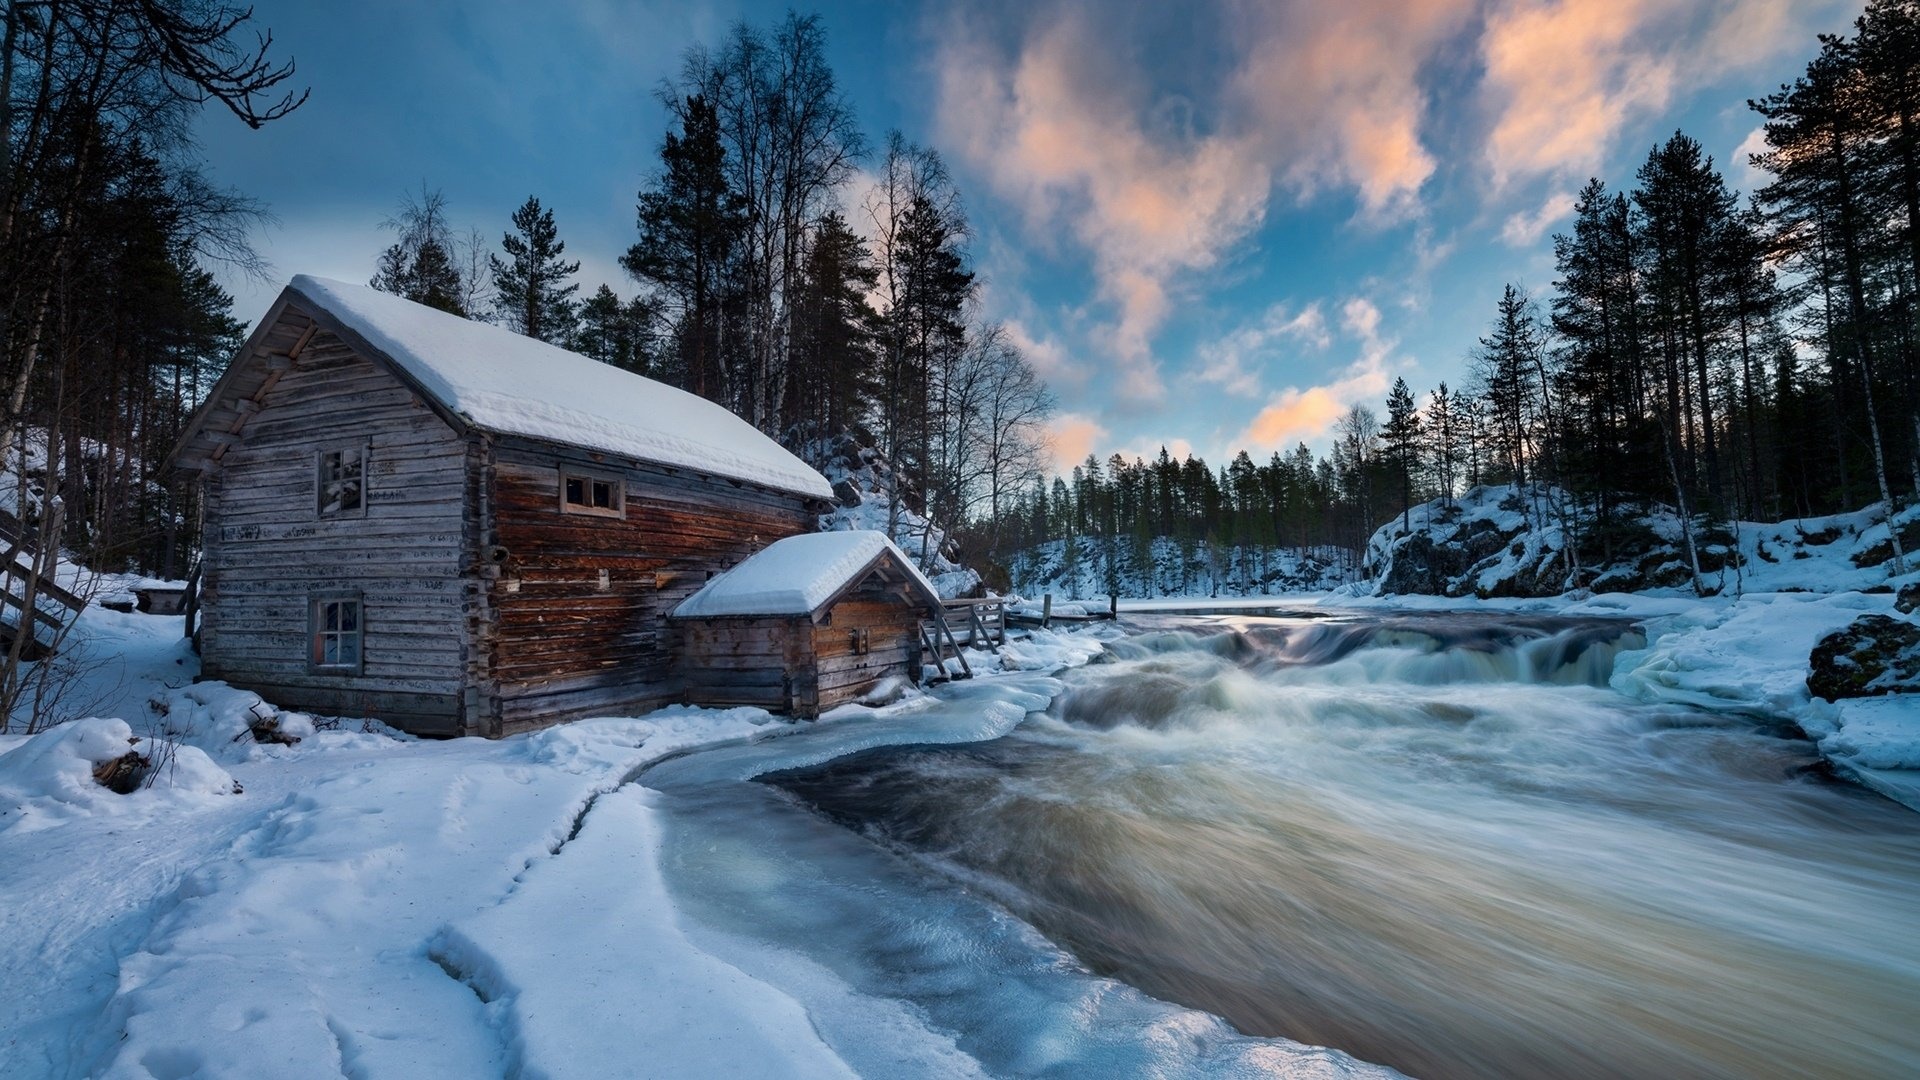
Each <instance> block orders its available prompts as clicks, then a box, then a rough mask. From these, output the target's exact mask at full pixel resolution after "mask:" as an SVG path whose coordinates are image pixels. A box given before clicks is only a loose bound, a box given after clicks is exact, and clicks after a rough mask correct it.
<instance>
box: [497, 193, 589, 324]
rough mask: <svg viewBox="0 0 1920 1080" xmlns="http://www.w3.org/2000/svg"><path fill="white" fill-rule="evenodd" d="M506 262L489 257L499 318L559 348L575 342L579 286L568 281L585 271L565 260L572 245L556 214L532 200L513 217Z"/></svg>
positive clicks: (505, 242)
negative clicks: (564, 237)
mask: <svg viewBox="0 0 1920 1080" xmlns="http://www.w3.org/2000/svg"><path fill="white" fill-rule="evenodd" d="M500 246H501V247H503V248H505V249H506V252H507V258H505V259H502V258H500V257H499V256H498V255H488V256H487V264H488V266H489V268H490V269H491V270H492V273H493V288H494V298H493V310H494V314H495V315H496V316H497V317H498V318H499V319H500V321H501V322H502V323H504V324H505V325H506V326H507V327H509V328H510V329H512V330H514V331H517V332H518V333H522V334H525V335H526V336H528V337H530V338H538V339H539V340H541V341H545V342H548V343H550V344H554V345H565V344H566V343H567V342H569V341H571V340H572V338H573V333H574V323H575V321H576V320H577V319H578V317H579V316H578V312H577V306H578V305H577V303H576V301H575V300H574V299H573V294H574V293H576V292H578V291H580V286H579V285H578V284H577V283H575V282H571V281H568V280H567V279H568V278H571V277H572V276H573V275H574V274H576V273H578V272H579V270H580V263H579V261H578V260H576V261H574V262H567V261H565V260H563V259H562V258H561V256H562V255H564V254H565V253H566V250H567V245H566V243H565V242H564V241H562V240H561V239H560V236H559V230H558V229H557V228H555V226H554V224H553V211H552V210H546V209H542V208H541V206H540V200H539V199H537V198H535V197H533V196H531V195H529V196H527V201H526V202H525V203H522V204H521V206H520V209H518V210H515V211H514V212H513V231H512V232H509V233H506V234H504V235H503V236H502V237H501V238H500Z"/></svg>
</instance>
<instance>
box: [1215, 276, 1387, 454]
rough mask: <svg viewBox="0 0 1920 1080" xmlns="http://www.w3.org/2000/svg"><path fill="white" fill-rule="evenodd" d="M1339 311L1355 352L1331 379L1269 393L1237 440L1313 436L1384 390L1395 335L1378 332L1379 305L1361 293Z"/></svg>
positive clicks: (1276, 445)
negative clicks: (1348, 361) (1352, 358)
mask: <svg viewBox="0 0 1920 1080" xmlns="http://www.w3.org/2000/svg"><path fill="white" fill-rule="evenodd" d="M1340 316H1341V326H1342V328H1343V329H1344V330H1345V331H1346V332H1347V334H1348V336H1349V337H1351V338H1352V339H1353V340H1354V341H1355V342H1356V343H1357V344H1358V345H1359V356H1358V357H1356V358H1355V360H1354V361H1353V363H1351V364H1349V365H1348V366H1347V368H1346V370H1345V371H1344V372H1342V373H1341V376H1340V377H1339V378H1337V379H1333V380H1330V381H1328V382H1326V383H1322V384H1319V385H1315V386H1308V387H1299V386H1289V387H1287V388H1286V389H1284V390H1281V391H1280V392H1279V393H1278V394H1276V395H1274V397H1273V398H1272V399H1271V400H1270V401H1269V402H1268V403H1267V405H1266V407H1265V408H1263V409H1261V410H1260V411H1259V413H1257V414H1256V415H1255V416H1254V418H1253V420H1252V422H1250V423H1249V424H1248V425H1247V427H1246V430H1245V431H1243V432H1242V433H1241V435H1240V438H1239V440H1238V442H1237V443H1236V445H1237V446H1244V447H1246V448H1248V449H1249V450H1257V451H1270V450H1282V449H1285V448H1286V447H1287V446H1288V445H1289V444H1291V443H1294V442H1297V441H1301V440H1304V439H1311V438H1316V437H1318V436H1320V435H1324V434H1326V432H1327V431H1328V430H1329V429H1330V428H1332V427H1333V424H1334V422H1335V421H1336V420H1339V419H1340V417H1342V416H1344V415H1345V414H1346V412H1347V410H1348V409H1350V408H1352V407H1353V406H1354V405H1359V404H1365V403H1368V402H1371V401H1373V400H1375V399H1377V398H1379V397H1380V396H1381V395H1382V394H1384V393H1386V390H1387V368H1388V361H1389V360H1390V358H1391V357H1392V354H1393V350H1394V348H1395V347H1397V346H1398V345H1399V341H1398V339H1395V338H1391V337H1387V336H1385V335H1384V334H1382V333H1381V332H1380V309H1379V308H1378V307H1377V306H1375V305H1374V303H1373V302H1372V301H1370V300H1367V299H1365V298H1363V297H1355V298H1353V299H1351V300H1348V301H1347V302H1346V303H1345V304H1344V305H1342V307H1341V310H1340Z"/></svg>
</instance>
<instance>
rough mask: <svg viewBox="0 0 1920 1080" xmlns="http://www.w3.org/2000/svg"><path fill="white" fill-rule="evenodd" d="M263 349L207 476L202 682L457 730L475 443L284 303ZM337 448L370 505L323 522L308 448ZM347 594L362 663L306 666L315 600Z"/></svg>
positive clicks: (465, 659)
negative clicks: (349, 452)
mask: <svg viewBox="0 0 1920 1080" xmlns="http://www.w3.org/2000/svg"><path fill="white" fill-rule="evenodd" d="M303 341H304V346H303V347H302V348H301V349H300V353H299V356H298V358H297V359H296V360H294V361H293V362H291V363H287V362H286V357H285V352H286V351H287V350H289V349H291V348H293V347H294V346H295V345H296V344H299V343H301V342H303ZM262 351H264V352H265V353H266V354H267V356H268V357H269V358H271V357H272V354H274V353H278V354H279V356H278V357H277V359H272V360H271V363H270V366H268V368H267V369H266V374H265V377H264V378H261V379H257V380H255V381H253V382H251V383H249V384H247V393H246V396H245V397H236V399H235V400H234V401H232V402H221V403H219V404H218V405H217V406H216V409H225V410H227V413H230V414H231V415H232V416H233V417H236V418H240V417H244V418H245V419H244V423H243V424H242V425H241V426H240V431H239V432H238V433H237V434H236V435H235V436H234V437H233V438H232V439H231V440H227V441H226V442H225V443H224V446H223V450H222V453H221V455H220V458H219V462H218V466H217V467H216V468H213V469H212V470H210V471H209V472H208V473H207V474H206V481H205V483H206V496H207V502H206V523H207V524H206V535H205V537H204V543H205V553H204V555H203V566H204V573H203V577H202V585H201V588H202V594H201V603H202V612H203V622H202V630H201V652H202V663H201V672H202V675H203V676H205V677H207V678H217V679H225V680H227V681H228V682H231V683H233V684H234V685H236V686H242V687H245V688H247V689H251V690H254V691H256V692H258V693H260V694H262V695H263V696H265V697H267V698H268V699H269V700H271V701H273V702H274V703H276V704H279V705H284V706H288V707H291V708H296V709H303V710H310V711H314V712H320V713H325V714H329V715H336V716H375V717H379V718H381V719H384V720H387V721H390V722H392V723H394V724H396V725H397V726H400V727H403V728H406V729H407V730H411V731H415V732H419V733H422V734H454V733H457V732H459V731H461V730H462V727H463V717H462V689H463V687H464V685H465V677H466V673H467V671H468V666H469V654H468V650H467V638H466V625H465V619H464V616H465V613H466V611H467V610H468V608H469V607H470V606H472V605H473V604H474V603H475V602H476V600H477V599H478V588H477V582H476V580H475V579H473V578H472V577H471V576H468V575H463V569H464V567H465V565H466V563H467V561H468V560H467V558H466V553H467V552H468V551H470V550H471V549H472V546H473V545H472V534H473V523H472V521H471V519H470V517H469V515H468V513H467V508H468V505H469V503H470V501H471V483H470V481H469V476H470V473H471V469H472V464H473V461H474V458H475V456H476V448H475V447H474V446H473V445H472V444H471V443H470V442H469V440H467V439H465V438H463V437H462V436H461V435H459V434H457V433H456V432H455V431H454V430H453V429H452V428H451V427H449V426H448V425H447V423H446V422H445V421H443V420H442V419H440V417H439V416H437V415H436V414H435V413H434V412H433V410H432V409H431V408H429V407H428V405H427V404H426V403H424V402H423V401H421V400H420V399H419V398H418V397H416V396H415V395H414V394H413V393H412V392H411V391H410V390H409V389H408V388H407V387H406V386H405V385H404V384H403V383H402V382H401V381H400V380H399V379H397V378H396V377H394V376H393V375H392V374H391V373H389V372H387V371H386V370H385V369H384V368H382V367H379V366H376V365H375V364H373V363H371V362H369V361H367V360H365V359H362V358H361V357H359V356H357V355H355V354H354V352H353V350H352V349H351V348H350V347H348V346H347V345H346V344H345V343H344V342H342V341H340V340H339V339H337V338H335V337H334V336H333V335H332V334H330V333H328V332H326V331H325V330H312V331H310V323H309V321H308V320H307V318H306V317H305V316H304V315H302V314H300V313H299V312H298V311H296V310H292V309H289V310H288V311H287V312H286V313H284V314H283V315H282V317H281V320H280V322H279V323H278V324H276V325H275V326H274V327H273V328H272V330H270V331H269V333H268V334H267V336H266V337H265V338H264V339H263V342H262ZM256 362H259V361H258V360H256ZM217 415H225V414H217ZM346 446H354V447H365V448H366V449H367V452H368V456H367V460H366V466H365V475H364V480H363V489H362V490H363V496H364V499H365V511H364V513H359V514H350V515H343V516H328V517H322V516H321V515H320V514H319V513H318V509H317V506H316V491H315V476H316V454H317V453H318V452H320V451H322V450H327V449H336V448H341V447H346ZM343 591H355V592H358V593H359V594H360V596H361V602H362V612H363V625H364V629H363V635H362V642H361V644H362V656H363V663H362V667H361V670H360V672H359V673H358V674H344V673H333V672H314V671H312V670H310V669H309V665H308V659H309V650H310V643H309V638H308V634H309V622H308V620H309V610H310V605H311V600H312V598H313V597H314V596H315V594H319V593H340V592H343Z"/></svg>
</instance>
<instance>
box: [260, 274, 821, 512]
mask: <svg viewBox="0 0 1920 1080" xmlns="http://www.w3.org/2000/svg"><path fill="white" fill-rule="evenodd" d="M290 288H292V289H293V290H294V291H295V292H297V293H299V294H300V295H301V296H303V297H305V298H306V299H307V300H309V301H311V302H312V303H314V304H317V305H319V306H320V307H321V308H322V309H324V310H325V311H326V312H327V313H328V314H330V315H332V316H333V317H334V318H336V319H338V320H340V321H341V322H343V323H345V324H347V325H348V326H349V327H351V328H352V329H354V330H355V331H357V332H358V333H359V334H360V336H361V337H363V338H365V339H366V341H367V344H369V345H371V346H373V347H374V348H376V349H379V350H380V351H381V352H383V353H385V354H386V355H387V357H388V358H389V359H391V360H392V361H393V362H394V363H396V364H398V365H400V367H401V368H402V369H403V370H404V371H405V372H406V373H407V374H408V375H410V376H411V377H412V378H413V379H414V380H415V381H417V382H418V383H420V385H421V386H422V387H424V388H425V389H426V391H427V392H428V393H430V394H432V395H433V396H434V397H435V398H437V399H438V400H439V401H440V403H441V404H443V405H445V406H446V407H447V408H448V409H450V410H451V411H453V412H455V413H458V414H460V415H462V416H464V417H466V418H467V420H468V421H470V422H471V423H472V424H474V425H475V426H476V427H480V428H484V429H486V430H488V431H498V432H504V433H507V434H513V435H527V436H531V437H533V438H536V439H546V440H550V441H553V442H559V443H565V444H567V445H570V446H585V447H588V448H591V449H595V450H607V451H611V452H613V453H617V454H626V455H631V456H633V457H635V458H639V459H640V460H642V461H651V462H656V463H659V464H662V465H674V466H678V467H681V468H686V469H691V470H693V471H695V472H700V473H709V474H713V475H718V476H725V477H731V478H732V479H735V480H746V481H749V482H751V483H755V484H761V485H764V486H766V487H770V488H775V489H777V490H781V491H792V492H796V493H798V494H801V495H810V496H813V497H814V498H818V499H830V498H832V497H833V489H832V487H831V486H830V485H829V484H828V483H827V481H826V479H825V478H824V477H822V476H821V475H820V474H819V473H817V472H815V471H814V470H812V469H811V468H808V467H807V465H806V463H805V462H803V461H801V460H800V459H799V458H797V457H794V456H793V455H792V454H789V453H788V452H787V451H786V450H785V449H783V448H782V447H781V446H780V444H779V443H776V442H774V441H773V440H772V439H769V438H767V437H766V436H765V435H763V434H761V433H760V432H759V431H757V430H755V429H754V427H753V425H752V424H749V423H747V422H746V421H745V420H742V419H740V418H739V417H738V416H735V415H734V414H733V413H732V412H730V411H728V410H727V409H726V408H725V407H723V406H720V405H717V404H715V403H713V402H711V401H708V400H706V399H705V398H701V397H698V396H696V395H694V394H689V393H687V392H686V391H684V390H678V389H675V388H673V387H671V386H668V385H666V384H665V383H660V382H655V381H654V380H652V379H648V378H645V377H643V376H639V375H635V374H633V373H632V372H629V371H622V370H620V369H619V368H616V367H614V366H612V365H610V364H603V363H600V362H599V361H597V360H593V359H591V358H588V357H585V356H581V355H580V354H578V353H572V352H568V351H567V350H565V349H562V348H559V347H557V346H554V345H549V344H547V343H546V342H543V341H537V340H535V339H533V338H529V337H524V336H522V335H520V334H516V333H514V332H512V331H511V330H507V329H504V328H502V327H498V326H490V325H488V324H486V323H482V322H474V321H473V320H471V319H463V318H460V317H459V316H457V315H449V314H447V313H446V312H444V311H436V310H434V309H433V308H430V307H426V306H425V305H422V304H416V303H414V302H412V301H410V300H405V299H402V298H401V297H398V296H394V295H392V294H391V293H383V292H380V291H379V290H377V289H372V288H369V287H367V286H365V285H349V284H347V283H346V282H343V281H331V280H328V279H326V278H316V277H309V276H307V275H305V274H302V275H300V276H298V277H295V278H294V279H293V283H292V285H291V286H290Z"/></svg>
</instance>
